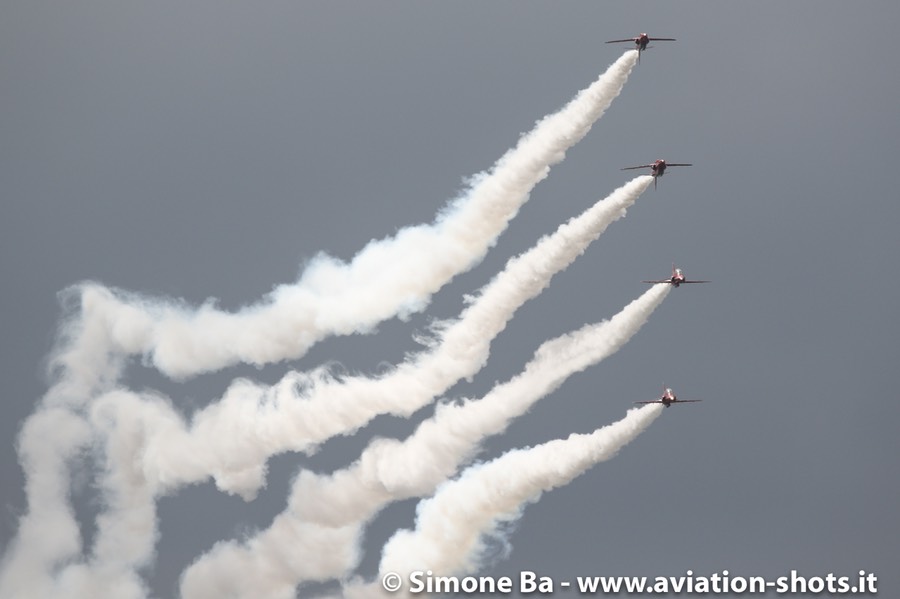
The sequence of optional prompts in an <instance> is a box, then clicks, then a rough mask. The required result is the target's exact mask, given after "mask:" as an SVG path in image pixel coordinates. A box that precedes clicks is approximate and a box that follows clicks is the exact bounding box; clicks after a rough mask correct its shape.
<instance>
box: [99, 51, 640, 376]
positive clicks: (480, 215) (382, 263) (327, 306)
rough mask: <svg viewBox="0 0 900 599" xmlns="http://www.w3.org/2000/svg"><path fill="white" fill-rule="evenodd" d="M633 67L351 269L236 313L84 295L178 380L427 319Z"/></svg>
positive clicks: (605, 81)
mask: <svg viewBox="0 0 900 599" xmlns="http://www.w3.org/2000/svg"><path fill="white" fill-rule="evenodd" d="M636 57H637V52H626V53H625V54H624V55H623V56H622V57H621V58H619V60H617V61H616V62H615V63H613V64H612V65H611V66H610V67H609V69H608V70H607V71H606V72H605V73H604V74H603V75H602V76H600V78H598V79H597V80H596V81H595V82H594V83H593V84H592V85H590V86H589V87H587V88H586V89H584V90H582V91H581V92H579V93H578V95H576V96H575V98H574V99H573V100H572V101H570V102H569V103H568V104H567V105H566V106H565V107H563V108H562V109H561V110H559V111H558V112H556V113H554V114H551V115H549V116H547V117H545V118H544V119H542V120H541V121H539V122H538V123H537V125H536V126H535V128H534V129H533V130H532V131H531V132H530V133H528V134H527V135H524V136H523V137H522V138H521V139H520V140H519V143H518V145H517V146H516V147H515V148H513V149H512V150H510V151H508V152H507V153H506V154H505V155H504V156H503V157H502V158H500V160H499V161H498V162H497V163H496V164H495V165H494V167H493V168H492V169H491V171H489V172H488V173H485V174H481V175H479V176H476V177H473V178H472V183H471V188H470V189H469V190H468V191H467V192H466V193H465V194H464V195H463V196H462V197H460V198H459V199H457V200H455V201H454V202H452V203H451V204H450V205H449V206H448V207H447V208H446V209H445V210H443V211H442V213H441V214H440V215H439V216H438V217H437V219H436V220H435V222H434V223H433V224H430V225H419V226H414V227H408V228H405V229H402V230H401V231H400V232H399V233H397V235H396V236H395V237H393V238H388V239H383V240H380V241H372V242H370V243H369V244H368V245H367V246H366V247H365V248H364V249H363V250H362V251H360V252H359V253H358V254H357V255H356V256H355V257H354V258H353V259H352V260H351V261H350V262H349V263H344V262H341V261H339V260H337V259H335V258H332V257H329V256H327V255H324V254H322V255H319V256H317V257H316V258H315V259H314V260H313V261H312V262H311V263H310V264H309V266H308V268H307V269H306V270H305V272H304V273H303V275H302V276H301V278H300V280H299V281H298V282H297V283H295V284H291V285H282V286H279V287H277V288H276V289H274V290H273V291H272V292H271V293H270V295H269V296H268V297H267V298H266V299H265V300H264V301H263V302H261V303H260V304H257V305H254V306H250V307H248V308H245V309H242V310H241V311H239V312H236V313H227V312H223V311H221V310H218V309H217V308H216V307H215V306H214V305H213V304H212V303H207V304H205V305H204V306H202V307H201V308H199V309H197V310H193V309H190V308H188V307H186V306H175V305H171V304H169V305H152V306H149V305H147V304H148V302H147V300H136V299H135V298H129V297H128V296H124V295H123V294H121V293H117V292H113V291H110V290H108V289H104V288H102V287H98V286H94V285H90V286H85V287H84V289H83V291H82V292H83V293H84V294H85V295H86V296H91V300H92V301H96V302H104V303H105V304H106V309H105V310H104V311H103V317H104V321H105V324H106V326H107V327H108V328H109V330H110V331H111V332H112V334H113V336H114V338H115V340H116V341H117V342H119V341H121V345H120V351H126V350H134V349H135V347H134V341H135V339H134V337H133V335H134V334H135V333H137V334H138V335H139V336H140V342H139V348H138V351H139V352H140V353H143V354H144V355H146V356H147V357H148V359H149V360H150V361H151V362H152V363H153V365H154V366H155V367H156V368H158V369H159V370H160V371H161V372H163V373H165V374H166V375H168V376H171V377H174V378H184V377H188V376H192V375H195V374H198V373H201V372H208V371H213V370H217V369H220V368H223V367H226V366H229V365H232V364H235V363H238V362H245V363H250V364H256V365H263V364H267V363H272V362H276V361H280V360H284V359H290V358H298V357H300V356H302V355H303V354H304V353H306V351H307V350H308V349H309V348H310V347H311V346H312V345H313V344H315V343H316V342H317V341H319V340H321V339H322V338H324V337H326V336H329V335H347V334H351V333H360V332H368V331H370V330H371V329H372V327H374V326H375V325H376V324H377V323H379V322H381V321H382V320H384V319H386V318H390V317H392V316H395V315H397V314H400V315H401V316H402V315H408V314H410V313H413V312H417V311H420V310H422V309H423V308H425V306H426V305H427V304H428V302H429V300H430V297H431V295H432V294H434V293H435V292H436V291H437V290H438V289H440V288H441V287H442V286H443V285H445V284H446V283H447V282H448V281H449V280H450V279H451V278H453V277H454V276H455V275H457V274H459V273H460V272H463V271H465V270H468V269H469V268H471V267H472V266H473V265H474V264H476V263H477V262H479V261H480V260H481V259H482V258H483V257H484V255H485V253H486V252H487V250H488V249H489V248H490V247H491V246H492V245H493V244H494V243H495V242H496V239H497V237H498V236H499V235H500V234H501V233H502V232H503V230H504V229H505V228H506V226H507V224H508V223H509V221H510V219H512V218H513V216H515V214H516V213H517V212H518V210H519V208H520V207H521V206H522V204H524V202H525V201H527V200H528V197H529V194H530V192H531V190H532V189H533V188H534V186H535V185H537V184H538V183H539V182H540V181H541V180H543V179H544V178H545V177H546V176H547V174H548V172H549V169H550V166H552V165H553V164H556V163H558V162H559V161H561V160H562V159H563V158H564V157H565V152H566V150H568V149H569V148H571V147H572V146H573V145H575V144H576V143H577V142H578V141H580V140H581V139H582V138H583V137H584V136H585V135H586V134H587V133H588V131H590V129H591V126H592V125H593V123H594V122H595V121H596V120H597V119H598V118H600V116H601V115H602V114H603V112H604V111H605V110H606V109H607V108H608V107H609V105H610V104H611V103H612V101H613V99H614V98H615V97H616V96H618V95H619V93H620V92H621V90H622V87H623V86H624V84H625V82H626V80H627V78H628V75H629V74H630V72H631V70H632V68H633V67H634V65H635V63H636ZM360 297H365V298H366V301H364V302H361V301H359V298H360ZM129 308H132V309H136V310H137V313H135V312H134V310H129ZM125 312H129V313H128V314H127V320H126V321H124V322H123V321H122V318H123V317H124V316H126V314H125ZM123 330H124V331H125V333H126V334H127V335H128V337H127V338H124V339H120V338H119V335H118V333H119V332H120V331H123Z"/></svg>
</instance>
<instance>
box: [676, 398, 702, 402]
mask: <svg viewBox="0 0 900 599" xmlns="http://www.w3.org/2000/svg"><path fill="white" fill-rule="evenodd" d="M698 401H703V400H702V399H676V400H675V401H673V402H672V403H696V402H698Z"/></svg>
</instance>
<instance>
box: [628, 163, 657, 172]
mask: <svg viewBox="0 0 900 599" xmlns="http://www.w3.org/2000/svg"><path fill="white" fill-rule="evenodd" d="M652 167H653V165H652V164H642V165H640V166H626V167H625V168H623V169H622V170H623V171H632V170H634V169H636V168H652Z"/></svg>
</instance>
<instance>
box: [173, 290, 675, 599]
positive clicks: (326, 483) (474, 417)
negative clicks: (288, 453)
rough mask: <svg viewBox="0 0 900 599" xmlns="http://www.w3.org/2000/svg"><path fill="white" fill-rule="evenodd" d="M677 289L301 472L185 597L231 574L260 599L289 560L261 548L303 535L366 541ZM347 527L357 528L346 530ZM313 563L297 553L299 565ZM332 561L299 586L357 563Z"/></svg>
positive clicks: (194, 579)
mask: <svg viewBox="0 0 900 599" xmlns="http://www.w3.org/2000/svg"><path fill="white" fill-rule="evenodd" d="M669 290H670V286H669V285H656V286H654V287H652V288H651V289H649V290H648V291H646V292H645V293H644V294H643V295H642V296H641V297H639V298H638V299H636V300H634V301H633V302H631V303H630V304H628V306H626V307H625V308H624V309H623V310H621V311H620V312H619V313H618V314H616V315H615V316H613V318H611V319H610V320H608V321H604V322H602V323H598V324H592V325H587V326H584V327H582V328H581V329H579V330H578V331H575V332H573V333H569V334H567V335H563V336H561V337H558V338H556V339H553V340H551V341H548V342H546V343H544V344H543V345H541V347H540V348H539V349H538V351H537V352H536V353H535V357H534V359H532V360H531V361H530V362H529V363H528V364H527V365H526V367H525V369H524V371H523V372H522V373H521V374H519V375H518V376H516V377H515V378H513V379H512V380H510V381H508V382H506V383H503V384H500V385H497V386H496V387H494V388H493V389H492V390H491V391H490V393H488V394H487V395H486V396H485V397H484V398H482V399H481V400H478V401H466V402H464V403H462V404H444V405H441V406H439V407H438V409H437V411H436V413H435V415H434V417H433V418H431V419H429V420H426V421H424V422H423V423H422V424H421V425H419V427H418V429H417V430H416V432H415V433H414V434H413V435H412V436H410V437H409V438H408V439H406V440H405V441H403V442H400V441H397V440H393V439H392V440H387V439H377V440H375V441H373V442H372V443H371V444H370V445H369V447H367V448H366V450H365V451H364V452H363V454H362V456H361V457H360V459H359V460H358V461H357V462H356V463H355V464H353V466H351V467H350V468H348V469H345V470H342V471H339V472H336V473H334V474H332V475H328V476H318V475H314V474H312V473H310V472H308V471H304V472H302V473H301V475H300V476H299V477H298V479H297V480H296V482H295V483H294V486H293V488H292V490H291V495H290V498H289V503H288V509H287V510H286V511H284V512H283V513H282V514H280V515H279V516H278V518H276V520H275V521H274V522H273V523H272V525H271V526H270V527H269V528H268V529H266V530H265V531H263V532H261V533H260V534H258V535H257V536H256V537H254V538H253V539H251V540H250V541H249V542H247V543H244V544H238V543H234V542H230V543H220V544H218V545H217V546H216V547H215V548H214V549H213V550H212V551H210V552H209V553H207V554H206V555H204V556H203V557H201V558H200V559H199V560H198V561H197V562H196V563H195V564H193V565H192V566H191V567H190V568H189V569H188V570H187V571H186V573H185V575H184V578H183V583H182V595H183V597H185V599H205V598H207V597H209V598H210V599H211V598H212V597H214V595H212V594H210V589H215V588H217V584H223V583H224V582H226V581H231V584H232V585H234V586H237V585H243V584H246V583H247V582H248V581H249V580H253V581H257V582H258V583H259V584H258V585H256V586H254V587H252V588H254V589H255V592H256V596H258V597H269V596H270V594H269V590H270V589H271V586H270V585H268V584H267V582H266V581H267V580H269V578H270V575H269V573H270V572H271V571H272V570H273V569H274V568H275V567H276V566H277V564H278V563H281V561H282V560H281V559H280V558H278V560H277V562H276V563H275V564H272V563H269V562H266V561H265V560H264V559H262V558H261V557H260V556H261V555H266V556H273V557H274V556H278V555H279V552H278V551H277V547H278V546H280V545H284V546H285V547H289V548H292V549H291V551H293V552H294V553H295V555H296V554H297V550H296V548H297V547H299V546H301V542H302V537H301V536H297V535H302V536H303V537H308V536H311V535H314V536H315V537H316V538H321V539H326V538H327V539H331V545H334V544H335V543H336V539H335V538H334V537H335V536H340V537H341V538H343V539H347V540H350V541H353V542H359V537H361V534H362V528H363V526H364V525H365V523H366V522H367V521H368V520H369V519H370V518H372V517H373V516H374V515H375V514H376V513H377V512H378V511H380V510H381V509H382V508H383V507H384V506H386V505H387V504H388V503H391V502H393V501H397V500H401V499H406V498H409V497H421V496H426V495H429V494H431V493H432V492H433V491H434V489H435V488H436V487H437V486H438V484H440V483H441V482H442V481H444V480H446V479H447V477H449V476H452V475H453V474H454V473H455V472H456V471H457V469H458V468H459V466H460V465H461V464H463V463H465V462H466V461H468V460H469V459H471V457H472V456H473V455H474V454H475V452H476V451H477V449H478V446H479V444H480V443H481V442H482V441H483V440H484V439H485V438H486V437H488V436H489V435H496V434H499V433H501V432H502V431H503V430H504V429H505V428H506V426H507V425H508V423H509V422H510V421H511V420H512V419H514V418H516V417H518V416H520V415H521V414H523V413H524V412H525V411H527V410H528V409H529V408H530V407H531V406H532V405H533V404H534V402H536V401H537V400H539V399H540V398H541V397H545V396H546V395H547V394H549V393H551V392H552V391H553V390H554V389H556V388H558V387H559V385H560V384H562V382H563V381H564V380H565V379H566V378H567V377H569V376H570V375H572V374H573V373H575V372H578V371H581V370H583V369H585V368H587V367H588V366H590V365H592V364H596V363H597V362H599V361H600V360H602V359H604V358H606V357H607V356H609V355H611V354H613V353H615V352H616V351H618V349H620V348H621V347H622V346H623V345H624V344H625V343H627V342H628V340H629V339H631V337H632V336H633V335H634V334H635V333H636V332H637V331H638V330H639V329H640V328H641V326H642V325H643V324H644V323H645V322H646V321H647V319H648V318H649V317H650V315H651V314H652V312H653V311H654V310H655V309H656V307H658V306H659V305H660V303H661V302H662V300H663V299H664V298H665V297H666V296H667V295H668V293H669ZM354 525H355V526H354ZM348 530H355V531H356V532H357V534H356V535H351V534H348ZM261 548H265V549H266V550H265V551H261V550H260V549H261ZM341 555H343V556H348V557H352V556H353V555H355V552H354V551H352V550H351V549H350V548H347V549H345V550H344V551H343V552H341ZM311 557H312V556H311ZM307 561H308V560H306V559H299V560H298V561H297V562H296V563H297V564H305V563H306V562H307ZM327 566H329V567H332V568H340V569H330V570H328V569H324V570H321V571H318V572H315V577H313V578H304V576H308V572H309V569H308V568H304V569H302V570H301V568H299V567H294V568H293V575H294V576H295V578H294V579H293V584H294V585H295V586H296V585H298V584H299V583H300V582H302V581H303V580H327V579H330V578H342V577H344V576H346V575H347V574H349V573H350V572H351V570H352V568H354V567H355V566H356V563H355V562H338V561H332V562H330V563H329V564H327ZM290 574H291V571H290V569H289V568H283V569H282V572H281V577H280V578H279V584H281V585H283V584H285V583H286V582H287V581H288V576H289V575H290ZM213 581H218V582H217V583H216V584H214V582H213ZM248 596H249V595H248ZM271 596H276V595H274V594H273V595H271Z"/></svg>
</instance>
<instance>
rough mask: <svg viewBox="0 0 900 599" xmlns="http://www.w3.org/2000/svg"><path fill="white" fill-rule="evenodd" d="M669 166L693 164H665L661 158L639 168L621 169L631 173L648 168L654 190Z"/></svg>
mask: <svg viewBox="0 0 900 599" xmlns="http://www.w3.org/2000/svg"><path fill="white" fill-rule="evenodd" d="M670 166H694V165H693V164H688V163H684V162H668V163H667V162H666V161H665V160H663V159H662V158H660V159H659V160H657V161H656V162H654V163H652V164H642V165H640V166H626V167H625V168H623V169H622V170H623V171H631V170H634V169H636V168H649V169H650V174H651V175H653V189H656V180H657V179H658V178H659V177H662V176H663V175H664V174H665V173H666V168H668V167H670Z"/></svg>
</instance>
